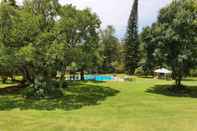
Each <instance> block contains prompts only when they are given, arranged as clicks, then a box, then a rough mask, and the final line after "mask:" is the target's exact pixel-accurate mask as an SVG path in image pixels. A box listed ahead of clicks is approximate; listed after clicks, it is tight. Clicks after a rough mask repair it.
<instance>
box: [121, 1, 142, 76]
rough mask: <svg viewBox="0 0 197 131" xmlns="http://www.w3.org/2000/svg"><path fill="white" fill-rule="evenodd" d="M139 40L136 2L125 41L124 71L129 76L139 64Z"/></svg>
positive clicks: (136, 2) (135, 2)
mask: <svg viewBox="0 0 197 131" xmlns="http://www.w3.org/2000/svg"><path fill="white" fill-rule="evenodd" d="M139 45H140V42H139V38H138V0H135V1H134V4H133V8H132V11H131V14H130V17H129V22H128V28H127V33H126V39H125V70H126V72H127V73H128V74H129V75H132V74H134V72H135V69H136V68H137V67H138V62H139Z"/></svg>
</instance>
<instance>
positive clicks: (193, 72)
mask: <svg viewBox="0 0 197 131" xmlns="http://www.w3.org/2000/svg"><path fill="white" fill-rule="evenodd" d="M190 75H191V76H192V77H197V69H193V70H191V71H190Z"/></svg>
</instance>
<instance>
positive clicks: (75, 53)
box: [0, 0, 100, 97]
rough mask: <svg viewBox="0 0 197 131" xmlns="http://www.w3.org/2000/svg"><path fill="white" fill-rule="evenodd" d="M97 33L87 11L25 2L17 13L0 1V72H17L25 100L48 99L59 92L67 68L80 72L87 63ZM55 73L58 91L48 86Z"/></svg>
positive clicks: (46, 0) (43, 0)
mask: <svg viewBox="0 0 197 131" xmlns="http://www.w3.org/2000/svg"><path fill="white" fill-rule="evenodd" d="M99 27H100V20H99V19H98V18H97V16H96V15H95V14H93V13H91V11H90V10H89V9H85V10H77V9H76V8H75V7H73V6H70V5H66V6H61V5H60V4H59V3H58V1H57V0H31V1H29V0H25V1H24V4H23V5H22V6H20V7H17V8H16V6H14V5H13V4H12V3H11V2H9V1H4V2H2V3H1V4H0V50H1V52H0V53H1V56H0V68H2V69H1V70H3V69H6V67H8V66H9V67H12V68H13V70H17V72H19V73H20V74H21V75H22V76H23V83H25V85H28V87H29V88H28V91H27V92H28V93H29V94H30V95H31V96H35V97H37V96H38V97H45V96H46V95H51V94H52V95H53V94H55V92H58V90H59V91H60V90H61V88H62V87H63V81H64V74H65V70H66V67H67V66H68V65H70V64H71V63H72V62H76V63H77V64H78V65H79V68H80V69H81V70H84V69H85V68H87V67H88V66H89V65H91V64H92V63H93V62H92V61H93V60H95V59H94V56H95V55H94V54H93V53H95V52H96V48H97V41H98V40H97V39H98V35H97V34H98V33H97V32H98V28H99ZM87 62H89V63H90V64H89V63H87ZM12 68H10V69H12ZM57 71H60V72H61V78H60V82H59V86H58V85H57V82H56V81H54V80H55V77H56V73H57ZM7 72H8V73H9V72H10V70H7V71H6V72H2V73H3V74H6V73H7ZM58 87H59V89H58ZM28 93H27V94H28Z"/></svg>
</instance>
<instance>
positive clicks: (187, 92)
mask: <svg viewBox="0 0 197 131" xmlns="http://www.w3.org/2000/svg"><path fill="white" fill-rule="evenodd" d="M146 92H148V93H153V94H161V95H165V96H174V97H191V98H197V86H187V87H184V88H181V89H179V90H176V89H175V88H174V86H173V85H155V86H154V87H151V88H149V89H147V90H146Z"/></svg>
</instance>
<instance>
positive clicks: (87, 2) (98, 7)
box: [18, 0, 172, 39]
mask: <svg viewBox="0 0 197 131" xmlns="http://www.w3.org/2000/svg"><path fill="white" fill-rule="evenodd" d="M21 1H22V0H18V2H21ZM133 1H134V0H59V2H60V3H61V4H73V5H74V6H76V7H77V8H78V9H84V8H91V10H92V11H93V12H95V13H96V14H97V15H98V16H99V18H100V19H101V21H102V28H105V27H106V26H107V25H113V26H114V27H115V29H116V36H117V37H119V38H120V39H122V38H123V37H124V34H125V30H126V27H127V22H128V18H129V15H130V12H131V8H132V4H133ZM171 1H172V0H139V31H141V30H142V29H143V27H145V26H148V25H151V24H152V23H153V22H155V21H156V19H157V16H158V13H159V10H160V9H161V8H162V7H165V6H166V5H167V4H169V3H170V2H171Z"/></svg>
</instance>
